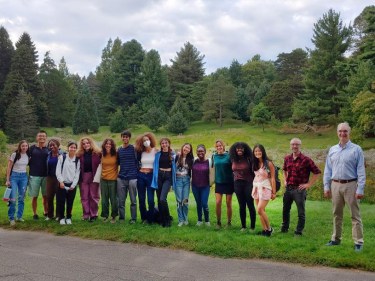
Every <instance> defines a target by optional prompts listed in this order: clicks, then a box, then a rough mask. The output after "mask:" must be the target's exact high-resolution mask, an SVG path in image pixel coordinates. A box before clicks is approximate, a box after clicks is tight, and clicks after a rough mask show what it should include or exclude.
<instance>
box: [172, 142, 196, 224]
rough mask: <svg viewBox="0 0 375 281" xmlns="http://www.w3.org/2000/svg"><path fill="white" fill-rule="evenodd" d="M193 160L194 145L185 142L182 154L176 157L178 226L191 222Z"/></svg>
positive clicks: (175, 191)
mask: <svg viewBox="0 0 375 281" xmlns="http://www.w3.org/2000/svg"><path fill="white" fill-rule="evenodd" d="M193 161H194V156H193V147H192V146H191V144H190V143H185V144H184V145H183V146H182V147H181V152H180V154H179V155H177V157H176V188H175V189H174V193H175V195H176V201H177V215H178V226H183V225H188V224H189V221H188V211H189V192H190V178H191V168H192V166H193Z"/></svg>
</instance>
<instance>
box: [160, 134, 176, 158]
mask: <svg viewBox="0 0 375 281" xmlns="http://www.w3.org/2000/svg"><path fill="white" fill-rule="evenodd" d="M163 141H167V142H168V144H169V147H168V158H169V164H171V163H172V158H173V157H172V148H171V140H170V139H169V138H161V139H160V142H159V144H160V152H162V151H163V150H162V149H161V143H162V142H163Z"/></svg>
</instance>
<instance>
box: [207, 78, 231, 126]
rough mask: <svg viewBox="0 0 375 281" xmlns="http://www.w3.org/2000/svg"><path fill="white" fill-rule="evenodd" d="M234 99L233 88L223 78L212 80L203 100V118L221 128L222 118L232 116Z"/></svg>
mask: <svg viewBox="0 0 375 281" xmlns="http://www.w3.org/2000/svg"><path fill="white" fill-rule="evenodd" d="M234 99H235V88H234V87H233V85H232V84H231V83H230V82H229V81H228V80H227V79H226V78H225V77H224V76H222V75H219V76H218V77H217V78H216V79H215V78H214V79H212V81H211V83H210V84H209V85H208V88H207V93H206V95H205V96H204V98H203V118H204V119H205V120H212V119H214V120H215V121H216V123H218V124H219V126H220V127H222V126H223V122H224V118H228V117H231V116H232V111H231V110H230V109H231V107H232V106H233V103H234Z"/></svg>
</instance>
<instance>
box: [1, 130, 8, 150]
mask: <svg viewBox="0 0 375 281" xmlns="http://www.w3.org/2000/svg"><path fill="white" fill-rule="evenodd" d="M7 142H8V137H7V136H6V134H4V132H3V131H1V130H0V152H2V153H4V152H6V149H7V146H6V145H7Z"/></svg>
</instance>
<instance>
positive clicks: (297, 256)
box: [0, 121, 375, 271]
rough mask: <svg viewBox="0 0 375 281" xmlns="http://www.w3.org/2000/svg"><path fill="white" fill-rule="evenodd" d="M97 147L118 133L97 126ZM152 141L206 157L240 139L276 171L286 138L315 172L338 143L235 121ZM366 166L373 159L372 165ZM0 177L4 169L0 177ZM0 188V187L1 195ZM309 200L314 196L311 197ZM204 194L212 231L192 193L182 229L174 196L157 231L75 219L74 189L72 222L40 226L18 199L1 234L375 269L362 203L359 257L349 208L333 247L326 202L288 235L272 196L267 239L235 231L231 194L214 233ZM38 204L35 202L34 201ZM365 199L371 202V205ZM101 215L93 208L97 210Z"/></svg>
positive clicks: (369, 221) (332, 136) (373, 222)
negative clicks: (19, 217)
mask: <svg viewBox="0 0 375 281" xmlns="http://www.w3.org/2000/svg"><path fill="white" fill-rule="evenodd" d="M46 130H47V132H48V136H49V137H59V138H61V140H62V144H63V145H65V144H66V143H67V141H68V140H69V139H74V140H79V139H80V137H82V136H83V135H79V136H74V135H72V132H71V129H70V128H65V129H53V128H47V129H46ZM130 130H131V132H132V135H133V137H132V139H131V142H132V143H134V140H135V137H136V136H137V135H139V134H141V133H143V132H146V131H150V130H149V129H148V128H147V127H145V126H138V127H136V128H130ZM90 136H91V137H92V138H93V139H94V140H95V141H97V143H98V144H101V142H102V141H103V140H104V139H105V138H108V137H111V138H113V139H114V140H115V141H116V143H117V144H118V145H120V144H121V139H120V134H119V133H110V132H109V130H108V127H101V128H100V130H99V132H98V133H96V134H91V135H90ZM156 136H157V139H160V138H161V137H165V136H166V137H169V138H170V139H171V141H172V147H173V148H174V149H177V150H178V149H180V147H181V146H182V144H183V143H185V142H190V143H192V144H193V147H194V148H195V147H196V145H198V144H200V143H203V144H205V145H206V147H207V149H208V150H209V152H208V153H209V154H210V153H211V151H212V150H213V149H214V142H215V140H216V139H223V140H224V141H225V142H226V143H227V145H228V147H227V149H228V148H229V146H230V145H232V144H233V143H234V142H236V141H244V142H247V143H248V144H249V145H250V146H251V147H253V146H254V144H255V143H261V144H263V145H264V146H265V148H266V150H267V153H268V155H269V156H270V157H271V158H272V159H273V160H274V162H275V163H276V164H277V165H279V166H281V165H282V162H283V157H284V156H285V154H287V153H290V150H289V142H290V139H291V138H293V137H299V138H300V139H301V140H302V151H303V152H304V153H306V154H307V155H309V156H311V157H312V158H313V159H314V161H315V162H316V163H317V164H318V165H319V167H320V168H321V169H323V168H324V158H325V153H326V151H327V149H328V148H329V147H330V146H332V145H334V144H336V143H337V142H338V140H337V136H336V132H335V128H329V129H326V130H324V131H321V132H319V134H316V133H303V134H302V133H301V134H287V133H285V132H284V130H283V129H281V128H271V127H266V128H265V131H262V129H261V128H260V127H254V126H251V125H249V124H243V123H240V122H234V121H233V122H230V123H225V124H224V126H223V127H222V128H219V127H218V126H217V125H216V124H213V123H203V122H196V123H193V124H192V126H191V127H190V128H189V130H188V131H186V132H185V133H184V134H182V135H177V136H176V135H172V134H170V133H168V132H166V131H165V130H164V129H161V130H160V131H159V132H157V133H156ZM361 145H362V147H363V148H365V149H370V148H375V142H374V139H367V140H365V142H364V143H363V144H361ZM369 160H370V161H369V164H370V165H369V166H368V167H367V175H368V180H367V186H366V190H365V192H366V194H367V195H368V194H369V193H370V192H372V191H374V190H375V188H374V183H375V180H374V171H375V168H374V164H373V160H372V159H369ZM371 161H372V162H371ZM5 165H6V160H5V158H4V159H3V160H2V161H1V163H0V171H4V168H5ZM3 174H5V172H4V173H3ZM1 192H4V188H0V193H1ZM322 192H323V191H322V180H321V179H319V180H318V182H317V183H316V184H315V187H314V190H312V191H311V194H310V198H315V199H317V198H318V199H319V198H321V194H322ZM313 195H314V196H313ZM214 197H215V195H214V193H213V191H211V194H210V199H209V207H210V218H211V223H212V226H211V227H205V226H202V227H197V226H195V223H196V221H197V215H196V204H195V201H194V198H193V196H192V194H190V205H189V210H190V211H189V222H190V224H189V226H184V227H181V228H179V227H177V221H176V218H177V214H176V204H175V198H174V194H173V192H171V193H170V194H169V196H168V200H169V206H170V210H171V214H172V216H173V217H174V221H173V225H172V227H171V228H162V227H160V226H158V225H142V224H140V222H139V221H138V222H137V223H136V224H135V225H130V224H129V223H127V222H126V223H125V224H119V223H117V224H114V225H112V224H110V223H103V222H101V221H97V222H95V223H92V224H90V223H87V222H83V221H81V215H82V207H81V204H80V199H79V192H78V193H77V197H76V200H75V204H74V210H73V225H71V226H67V225H65V226H60V225H59V224H58V223H56V222H51V221H49V222H46V221H44V220H43V219H41V220H39V221H33V220H32V212H31V202H30V199H29V198H27V199H26V202H25V215H24V219H25V220H26V221H25V222H24V223H17V225H16V226H15V227H14V228H11V227H10V226H9V222H8V218H7V207H6V204H5V203H4V204H2V203H1V202H0V226H1V227H3V228H6V229H16V230H32V231H44V232H49V233H53V234H55V235H72V236H78V237H82V238H88V239H103V240H111V241H120V242H131V243H139V244H147V245H151V246H157V247H168V248H171V249H185V250H188V251H194V252H197V253H200V254H205V255H210V256H217V257H224V258H232V257H233V258H234V257H236V258H244V259H251V258H263V259H270V260H276V261H285V262H291V263H300V264H306V265H325V266H331V267H344V268H356V269H363V270H368V271H375V262H374V260H375V251H373V249H374V248H375V212H374V205H370V204H361V214H362V219H363V224H364V232H365V246H364V250H363V252H361V253H355V252H354V250H353V241H352V239H351V221H350V214H349V212H348V210H345V216H344V235H343V242H342V244H341V245H340V246H338V247H326V246H324V244H325V243H327V242H328V241H329V240H330V236H331V232H332V214H331V203H330V202H329V201H311V200H308V201H307V203H306V211H307V214H306V228H305V232H304V235H303V236H302V237H294V235H293V230H294V228H295V226H296V223H297V211H296V208H295V206H294V205H293V208H292V212H291V230H290V232H289V233H287V234H281V233H280V232H279V230H280V225H281V215H282V195H281V194H279V196H278V197H277V199H276V200H274V201H272V202H270V203H269V205H268V207H267V213H268V215H269V218H270V221H271V224H272V226H273V227H274V229H275V233H274V235H273V236H272V237H271V238H266V237H260V236H257V235H256V234H255V233H249V232H247V233H242V232H240V228H241V227H240V220H239V214H238V203H237V199H236V197H235V195H234V196H233V227H231V228H222V229H221V230H215V227H214V226H215V222H216V215H215V200H214ZM39 200H40V199H39ZM370 202H372V201H370ZM38 210H39V215H41V213H42V204H41V200H40V201H39V203H38ZM99 212H100V210H99ZM126 213H127V214H126V219H127V220H128V219H129V202H127V205H126ZM225 222H226V208H225V203H224V200H223V223H225ZM260 230H261V227H260V222H259V220H257V224H256V231H260Z"/></svg>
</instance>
